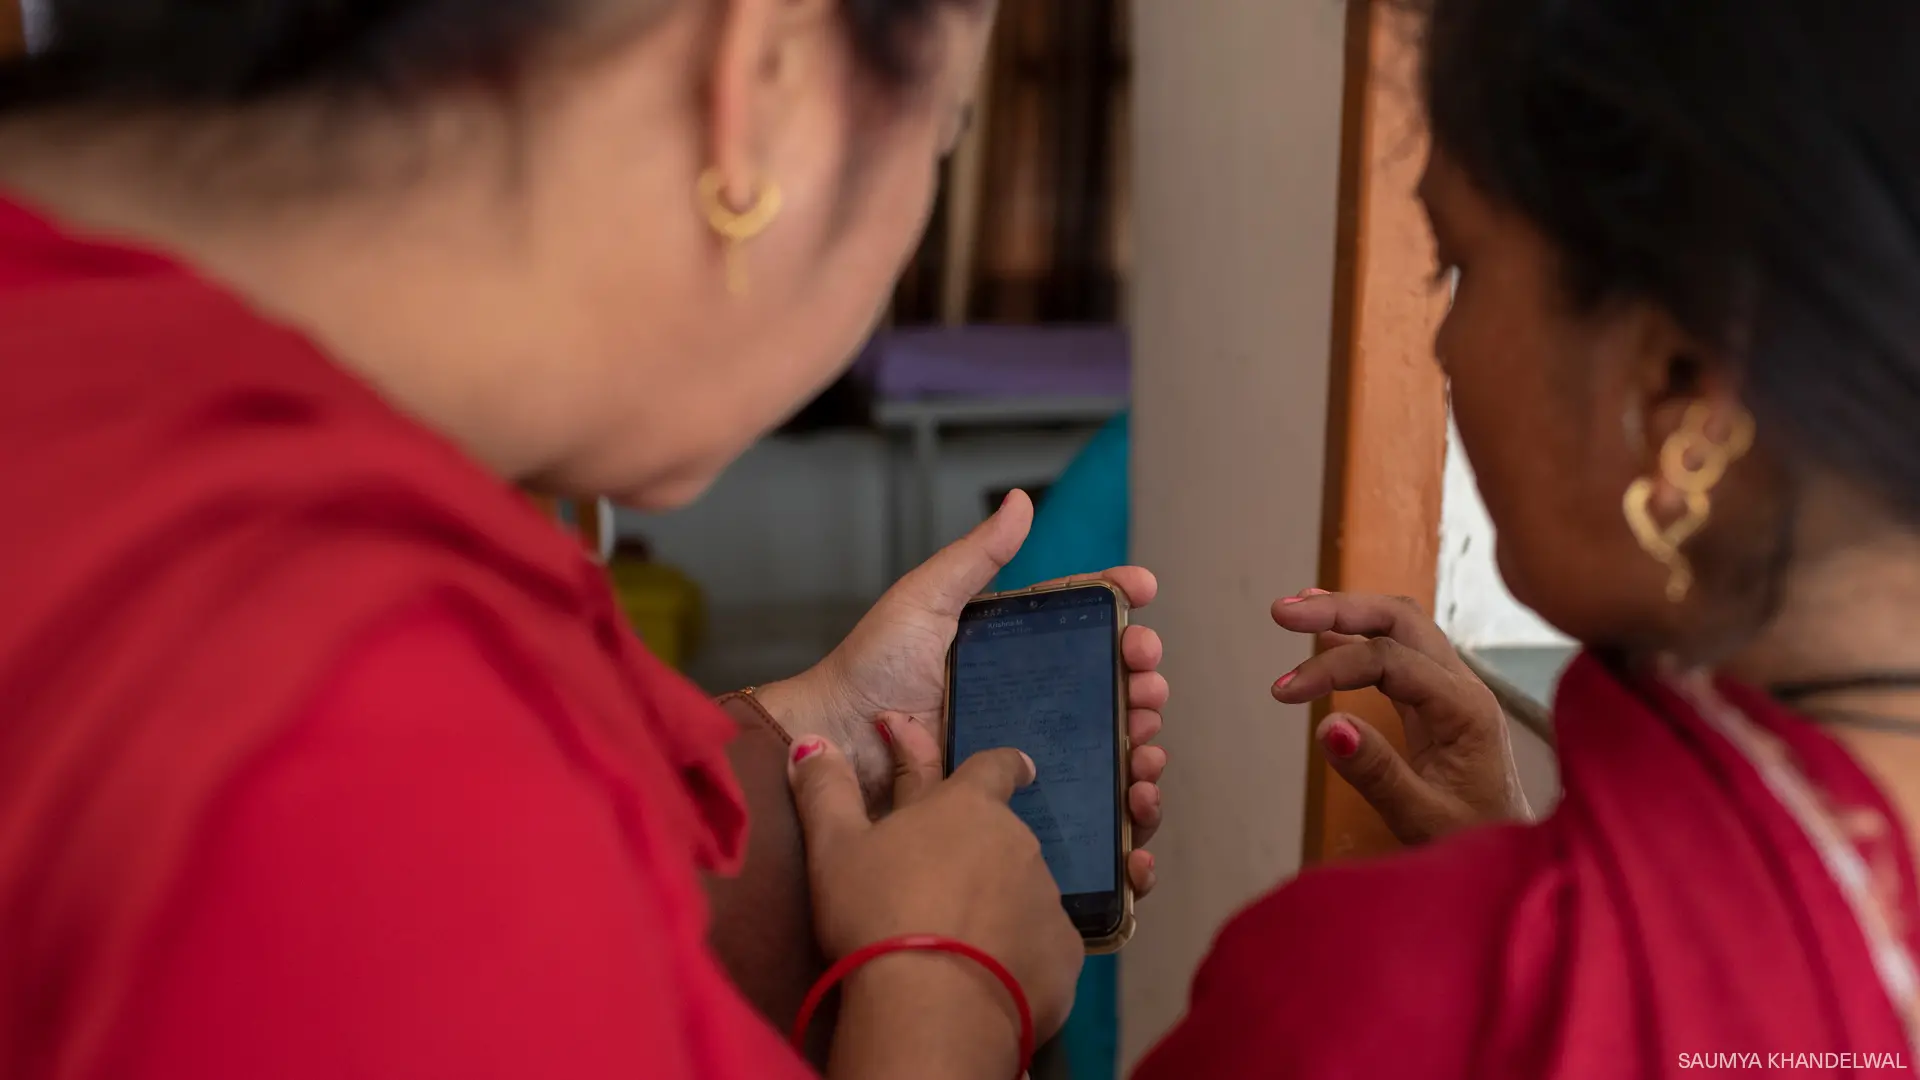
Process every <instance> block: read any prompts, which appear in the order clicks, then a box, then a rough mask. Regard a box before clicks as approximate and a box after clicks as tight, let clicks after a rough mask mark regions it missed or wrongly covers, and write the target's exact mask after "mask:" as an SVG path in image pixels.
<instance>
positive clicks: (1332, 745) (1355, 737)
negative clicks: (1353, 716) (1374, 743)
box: [1324, 720, 1360, 758]
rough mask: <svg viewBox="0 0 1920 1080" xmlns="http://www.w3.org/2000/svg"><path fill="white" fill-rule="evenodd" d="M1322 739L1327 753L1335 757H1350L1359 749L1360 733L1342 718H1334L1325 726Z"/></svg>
mask: <svg viewBox="0 0 1920 1080" xmlns="http://www.w3.org/2000/svg"><path fill="white" fill-rule="evenodd" d="M1324 741H1325V742H1326V744H1327V753H1329V754H1332V755H1333V756H1334V757H1337V758H1350V757H1352V756H1353V755H1354V752H1355V751H1357V750H1359V749H1360V733H1359V732H1358V731H1355V730H1354V728H1353V725H1352V724H1349V723H1347V722H1346V721H1344V720H1336V721H1334V722H1333V723H1332V724H1331V725H1329V726H1328V727H1327V734H1326V738H1325V740H1324Z"/></svg>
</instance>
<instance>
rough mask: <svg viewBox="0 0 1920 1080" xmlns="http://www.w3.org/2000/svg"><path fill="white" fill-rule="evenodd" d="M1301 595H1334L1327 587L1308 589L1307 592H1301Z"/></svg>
mask: <svg viewBox="0 0 1920 1080" xmlns="http://www.w3.org/2000/svg"><path fill="white" fill-rule="evenodd" d="M1300 595H1301V596H1303V597H1306V596H1332V595H1333V594H1332V593H1330V592H1328V591H1327V590H1325V589H1308V590H1307V591H1306V592H1304V593H1301V594H1300Z"/></svg>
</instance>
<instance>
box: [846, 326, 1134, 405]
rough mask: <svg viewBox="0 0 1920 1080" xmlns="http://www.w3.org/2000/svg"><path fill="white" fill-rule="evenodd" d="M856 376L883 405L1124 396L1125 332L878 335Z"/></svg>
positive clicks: (1042, 329)
mask: <svg viewBox="0 0 1920 1080" xmlns="http://www.w3.org/2000/svg"><path fill="white" fill-rule="evenodd" d="M855 370H857V371H859V372H860V373H861V374H862V375H863V376H865V377H866V378H867V379H868V380H869V381H870V382H871V383H872V384H873V390H874V395H875V396H876V397H878V398H880V399H882V400H886V401H914V400H919V399H922V398H938V397H966V398H1037V397H1071V398H1098V397H1118V398H1124V397H1126V396H1127V394H1128V391H1129V389H1130V387H1131V381H1132V380H1131V374H1132V371H1131V363H1130V355H1129V349H1128V342H1127V332H1126V331H1125V330H1124V329H1121V328H1120V327H1117V326H960V327H915V328H907V329H897V330H887V331H883V332H882V333H881V334H879V335H878V336H877V337H875V338H874V340H873V341H872V342H871V343H870V344H869V345H868V346H867V348H866V350H865V351H864V352H863V353H862V354H861V357H860V360H859V362H858V363H857V365H856V367H855Z"/></svg>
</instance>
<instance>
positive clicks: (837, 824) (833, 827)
mask: <svg viewBox="0 0 1920 1080" xmlns="http://www.w3.org/2000/svg"><path fill="white" fill-rule="evenodd" d="M787 782H788V783H789V784H791V785H792V786H793V808H794V810H795V811H796V812H797V813H798V814H799V815H800V828H801V831H802V832H803V834H804V835H805V837H806V844H807V854H808V856H809V857H810V858H815V859H818V858H822V857H824V856H825V855H826V854H827V852H829V851H831V850H832V848H833V845H834V844H835V843H836V842H837V841H838V840H839V839H840V838H841V837H844V836H849V835H853V834H857V833H861V832H865V831H866V829H867V828H868V822H867V800H866V796H865V795H863V794H862V793H861V791H860V778H859V777H858V776H856V775H855V774H854V771H853V764H852V763H851V762H849V761H848V760H847V756H846V755H845V754H843V753H841V752H840V748H839V747H837V746H835V745H833V743H831V742H829V741H828V740H826V739H822V738H819V737H817V736H815V737H813V738H807V739H801V740H800V741H798V742H796V743H794V744H793V752H792V754H791V755H790V756H789V757H788V759H787Z"/></svg>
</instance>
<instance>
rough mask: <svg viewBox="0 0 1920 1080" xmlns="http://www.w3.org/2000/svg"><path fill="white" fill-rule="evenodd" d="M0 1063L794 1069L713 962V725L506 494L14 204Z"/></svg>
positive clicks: (186, 297)
mask: <svg viewBox="0 0 1920 1080" xmlns="http://www.w3.org/2000/svg"><path fill="white" fill-rule="evenodd" d="M0 462H4V463H5V467H4V468H3V469H0V506H4V507H5V518H6V522H7V525H6V527H5V528H4V529H0V702H4V703H5V704H4V705H3V706H0V958H3V959H0V1076H5V1077H7V1078H9V1080H55V1078H58V1080H80V1078H91V1077H104V1076H113V1077H140V1078H161V1077H168V1078H172V1077H179V1078H187V1077H191V1078H193V1080H222V1078H225V1077H235V1078H238V1077H266V1076H272V1077H275V1078H280V1080H285V1078H302V1077H313V1078H316V1080H318V1078H323V1077H324V1078H328V1080H337V1078H342V1077H351V1076H382V1077H386V1076H408V1077H461V1078H463V1080H464V1078H476V1077H479V1078H484V1077H496V1076H497V1077H509V1076H511V1077H525V1076H535V1075H538V1076H552V1077H556V1078H557V1077H568V1078H577V1077H601V1076H605V1077H610V1078H611V1077H620V1078H621V1080H633V1078H634V1077H638V1076H649V1077H661V1078H668V1080H693V1078H695V1077H700V1078H720V1080H747V1078H752V1080H763V1078H767V1080H790V1078H799V1077H804V1076H806V1075H810V1074H809V1073H808V1071H807V1070H806V1069H805V1067H804V1066H803V1065H802V1064H801V1063H800V1062H799V1061H798V1059H796V1058H795V1057H793V1056H792V1055H791V1054H790V1053H788V1052H787V1050H786V1049H785V1048H784V1046H783V1045H782V1042H781V1039H780V1037H779V1035H778V1034H777V1033H776V1032H774V1031H773V1030H772V1029H771V1028H770V1027H768V1026H767V1025H766V1024H765V1023H764V1022H762V1021H761V1020H760V1019H759V1018H758V1017H757V1016H756V1015H754V1014H753V1012H752V1011H751V1009H750V1008H749V1006H748V1005H747V1004H746V1003H745V1002H744V1000H742V999H741V998H740V997H739V996H738V995H737V994H736V993H735V992H734V991H733V989H732V987H731V985H730V984H729V983H728V982H727V980H726V978H725V976H724V974H723V973H722V971H721V970H720V968H719V966H718V965H717V963H716V962H715V961H714V960H713V958H712V956H711V954H710V953H709V951H708V949H707V947H706V944H705V938H706V930H707V926H706V917H707V916H706V907H705V902H704V896H703V891H702V887H701V882H700V880H699V874H700V872H701V870H703V869H705V870H711V871H729V870H732V869H734V868H735V867H736V866H737V863H738V860H739V858H740V853H741V851H742V843H743V838H744V829H745V821H744V809H743V804H742V802H741V796H740V792H739V791H738V789H737V787H736V785H735V782H734V780H733V778H732V776H731V774H730V772H729V770H728V768H727V764H726V760H725V756H724V747H725V744H726V742H727V740H728V739H729V738H730V736H731V734H732V732H733V726H732V724H731V722H730V721H729V720H728V719H727V718H726V717H725V715H724V714H722V713H721V712H720V711H719V710H717V709H716V708H715V707H714V706H713V705H712V704H711V703H709V702H707V701H706V700H705V698H704V697H703V696H702V695H701V694H700V693H699V692H698V691H697V690H695V689H694V688H693V687H692V686H691V685H689V684H687V683H685V682H683V681H682V680H680V679H679V678H678V677H677V676H675V675H674V674H672V673H671V672H669V671H667V670H665V669H664V668H662V667H661V666H660V665H659V664H658V663H656V662H655V661H653V660H652V659H651V658H649V657H648V656H647V655H646V653H645V652H644V650H642V649H641V647H640V646H639V644H638V643H637V641H636V640H635V639H634V638H633V636H632V635H631V633H629V632H628V631H627V629H626V628H625V627H624V625H623V624H622V622H621V620H620V619H619V618H618V615H617V613H616V608H615V605H614V603H613V600H612V597H611V594H610V592H609V589H608V586H607V584H606V582H605V580H604V577H603V575H602V573H601V572H600V571H599V569H598V568H596V567H594V566H593V565H592V564H591V563H590V562H589V561H588V560H587V559H586V558H585V557H584V554H583V553H582V552H581V551H580V550H579V549H578V547H577V546H576V545H575V544H574V543H573V542H572V541H571V540H570V539H569V538H567V537H566V536H565V535H563V534H562V533H561V532H559V531H558V530H557V529H555V528H554V527H553V526H552V525H550V524H549V523H548V522H546V521H545V520H543V519H542V518H541V517H540V515H539V514H538V513H537V512H535V511H534V510H533V509H532V507H531V506H529V505H528V504H526V502H525V501H524V500H523V499H521V498H520V497H519V496H518V495H517V494H516V493H515V492H513V491H512V490H511V489H510V488H509V487H507V486H505V485H503V484H502V483H500V482H499V481H498V480H496V479H494V478H493V477H491V476H489V475H487V474H486V473H484V472H483V471H482V470H480V469H479V468H477V467H476V466H475V465H473V464H472V463H471V462H470V461H469V460H468V459H466V458H465V457H464V456H463V455H462V454H460V453H459V452H458V451H457V450H456V449H455V448H454V447H452V446H450V445H448V444H447V443H445V442H444V441H442V440H441V439H439V438H438V437H436V436H434V435H433V434H431V433H429V432H428V431H426V430H425V429H423V428H422V427H420V426H419V425H417V424H415V423H413V422H411V421H409V420H408V419H406V418H404V417H402V416H400V415H399V414H397V413H396V412H395V411H393V410H392V409H390V408H388V407H387V406H386V405H385V404H384V403H383V402H382V401H381V399H379V398H378V397H377V396H376V395H375V394H373V393H372V392H371V391H370V390H369V389H367V388H366V387H365V386H363V385H362V384H361V383H359V382H358V381H356V380H355V379H353V378H351V377H349V376H348V375H347V374H345V373H344V372H343V371H342V370H341V369H339V368H337V367H336V366H334V365H333V364H332V363H330V362H329V361H328V360H327V359H326V358H325V357H323V356H322V355H320V354H319V353H318V352H317V351H316V350H315V349H314V348H313V346H312V345H311V344H310V343H309V342H308V341H307V340H306V339H304V338H303V337H301V336H300V335H298V334H296V333H294V332H291V331H289V330H288V329H286V328H283V327H280V326H277V325H274V324H272V323H271V322H269V321H266V320H264V319H262V318H260V317H259V316H257V315H256V314H254V313H253V312H251V311H249V310H248V309H246V308H245V307H244V306H243V305H242V304H241V303H240V302H239V301H238V300H236V299H235V298H234V297H233V296H231V295H230V294H228V293H227V292H225V291H223V290H222V289H220V288H217V287H214V286H212V285H210V284H209V283H207V282H205V281H203V280H201V279H199V278H197V277H196V276H194V275H193V274H192V273H190V272H188V271H187V270H185V269H183V268H181V267H180V266H177V265H175V264H174V263H172V262H170V261H169V260H167V259H164V258H161V257H158V256H155V255H153V254H149V253H144V252H141V251H137V250H132V249H129V248H127V247H124V246H121V245H117V244H110V243H102V242H94V241H89V240H84V239H81V238H78V237H75V236H72V235H68V234H66V233H63V232H62V231H60V230H59V229H56V228H55V227H54V226H52V225H51V224H49V223H48V222H46V221H44V220H41V219H39V218H36V217H35V216H34V215H32V214H30V213H28V212H27V211H25V210H23V209H21V208H19V207H17V206H12V205H9V204H6V203H4V202H0Z"/></svg>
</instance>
